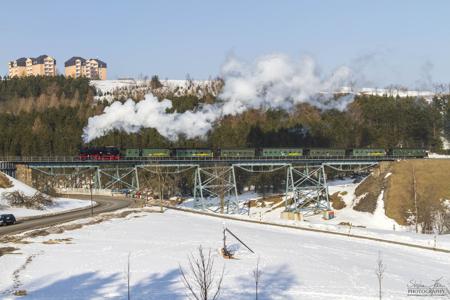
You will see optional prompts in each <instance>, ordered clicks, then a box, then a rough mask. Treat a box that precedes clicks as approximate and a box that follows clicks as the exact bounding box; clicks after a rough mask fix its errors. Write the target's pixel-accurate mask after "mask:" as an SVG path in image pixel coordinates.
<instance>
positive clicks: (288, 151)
mask: <svg viewBox="0 0 450 300" xmlns="http://www.w3.org/2000/svg"><path fill="white" fill-rule="evenodd" d="M261 155H262V156H263V157H299V156H303V149H301V148H263V149H262V152H261Z"/></svg>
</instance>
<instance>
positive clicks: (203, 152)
mask: <svg viewBox="0 0 450 300" xmlns="http://www.w3.org/2000/svg"><path fill="white" fill-rule="evenodd" d="M175 153H176V156H177V157H213V156H214V153H213V151H212V150H210V149H177V150H176V152H175Z"/></svg>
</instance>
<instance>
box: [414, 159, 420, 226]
mask: <svg viewBox="0 0 450 300" xmlns="http://www.w3.org/2000/svg"><path fill="white" fill-rule="evenodd" d="M412 173H413V192H414V209H415V219H416V220H415V223H416V233H418V232H419V209H418V207H417V182H416V170H415V169H414V166H413V169H412Z"/></svg>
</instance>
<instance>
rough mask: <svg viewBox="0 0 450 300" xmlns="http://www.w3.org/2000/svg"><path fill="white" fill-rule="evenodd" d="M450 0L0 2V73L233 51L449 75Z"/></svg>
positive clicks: (213, 67) (199, 57) (211, 63)
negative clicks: (42, 63) (32, 60)
mask: <svg viewBox="0 0 450 300" xmlns="http://www.w3.org/2000/svg"><path fill="white" fill-rule="evenodd" d="M449 13H450V1H446V0H442V1H438V0H436V1H424V0H422V1H414V0H396V1H392V0H382V1H368V0H367V1H364V0H354V1H351V0H348V1H345V0H342V1H337V0H335V1H333V0H329V1H326V0H309V1H302V0H292V1H289V0H285V1H275V0H274V1H264V0H248V1H244V0H240V1H234V0H227V1H212V0H208V1H207V0H205V1H200V0H198V1H196V0H192V1H187V0H183V1H182V0H180V1H174V0H172V1H144V0H135V1H113V0H109V1H106V0H105V1H100V0H96V1H93V0H91V1H79V0H77V1H56V0H55V1H45V0H38V1H23V0H14V1H12V0H5V1H2V2H1V4H0V20H1V22H0V37H1V43H0V62H2V63H1V64H0V74H6V73H7V62H8V61H9V60H12V59H15V58H18V57H22V56H38V55H40V54H44V53H45V54H49V55H52V56H54V57H55V58H56V59H57V63H58V69H59V71H60V72H63V71H64V61H65V60H67V59H68V58H70V57H71V56H83V57H86V58H88V57H94V58H95V57H98V58H100V59H102V60H104V61H105V62H107V63H108V68H109V74H108V77H109V78H110V79H114V78H116V77H118V76H119V77H124V76H133V77H136V76H138V75H140V74H142V75H153V74H158V75H160V77H161V78H170V79H183V78H185V77H186V74H187V73H189V74H190V75H191V77H192V78H194V79H206V78H208V77H209V76H213V77H214V76H217V75H218V74H219V72H220V67H221V65H222V64H223V62H224V60H225V58H226V56H227V55H229V54H230V53H233V54H234V55H236V56H237V57H239V58H241V59H244V60H248V61H252V60H254V59H255V58H257V57H258V56H261V55H265V54H271V53H285V54H287V55H290V56H292V57H299V56H301V55H305V54H307V55H311V56H313V57H314V58H315V59H316V61H317V63H318V64H319V65H320V66H321V69H322V70H324V71H328V70H331V69H333V68H335V67H337V66H340V65H348V66H349V67H351V68H354V69H356V70H357V71H359V72H361V74H364V76H365V77H366V79H367V81H368V82H370V83H372V85H374V86H384V85H387V84H394V83H398V84H404V85H408V86H410V87H417V86H418V85H419V84H422V83H423V82H426V81H430V78H431V80H432V81H434V82H445V83H448V82H450V76H449V75H450V17H449Z"/></svg>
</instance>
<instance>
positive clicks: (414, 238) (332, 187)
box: [181, 174, 450, 250]
mask: <svg viewBox="0 0 450 300" xmlns="http://www.w3.org/2000/svg"><path fill="white" fill-rule="evenodd" d="M386 176H390V174H387V175H386ZM352 181H353V180H352V179H344V180H332V181H329V182H328V185H329V194H330V195H331V194H334V193H335V192H340V193H341V197H342V200H343V201H344V202H345V204H346V207H345V208H343V209H340V210H335V218H334V219H331V220H324V219H323V218H322V214H317V215H305V216H304V219H303V220H302V221H293V220H292V221H291V220H283V219H281V218H280V216H281V212H282V211H284V205H280V206H279V207H278V208H275V209H273V208H272V207H270V206H268V207H264V208H258V207H252V208H251V209H250V215H247V213H246V212H244V213H241V214H235V215H234V216H235V217H236V218H239V219H252V220H258V221H264V222H269V223H277V224H286V225H293V226H298V227H302V228H311V229H320V230H326V231H330V232H339V233H345V234H354V235H361V236H367V237H372V238H380V239H385V240H391V241H400V242H404V243H410V244H415V245H421V246H427V247H437V248H442V249H448V250H450V235H438V236H434V235H429V234H416V233H415V232H414V228H412V227H410V226H401V225H399V224H398V223H397V222H395V220H393V219H390V218H389V217H387V216H386V214H385V210H384V200H383V193H382V194H381V195H380V196H379V197H378V200H377V208H376V210H375V212H374V213H373V214H371V213H368V212H360V211H356V210H354V209H353V207H354V205H356V203H357V202H358V200H359V199H358V198H357V197H356V196H355V189H356V187H357V185H358V184H356V183H353V182H352ZM258 198H260V196H258V195H257V194H256V193H253V192H248V193H244V194H242V195H239V202H240V203H241V206H244V203H246V202H247V201H248V200H251V199H258ZM212 202H214V201H212ZM181 207H183V208H188V209H192V207H193V199H188V200H187V201H186V202H184V203H183V204H182V205H181ZM211 209H212V210H216V211H217V210H218V208H217V207H215V206H212V207H211ZM343 223H346V224H351V226H348V225H340V224H343Z"/></svg>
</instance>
